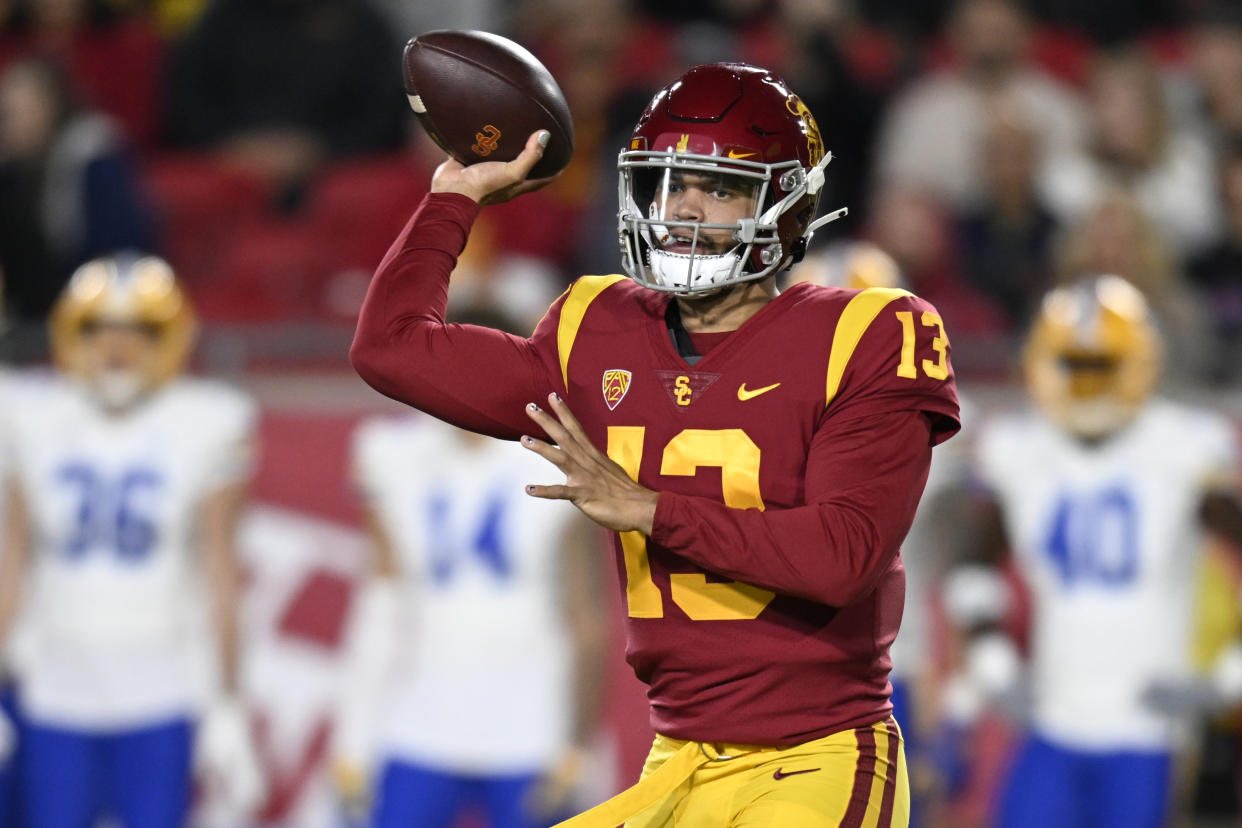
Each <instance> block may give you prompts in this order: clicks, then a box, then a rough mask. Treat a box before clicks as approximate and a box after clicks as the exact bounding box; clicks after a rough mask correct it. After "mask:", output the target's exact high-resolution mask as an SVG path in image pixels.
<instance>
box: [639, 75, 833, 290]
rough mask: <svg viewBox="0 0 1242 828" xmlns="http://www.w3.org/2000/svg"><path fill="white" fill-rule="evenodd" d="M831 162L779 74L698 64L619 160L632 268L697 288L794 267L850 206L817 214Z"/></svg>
mask: <svg viewBox="0 0 1242 828" xmlns="http://www.w3.org/2000/svg"><path fill="white" fill-rule="evenodd" d="M831 160H832V155H831V153H826V152H825V151H824V142H823V138H822V137H821V135H820V132H819V127H818V126H817V125H816V123H815V118H814V117H813V116H812V115H811V112H810V110H809V109H807V106H806V104H804V103H803V102H802V99H801V98H799V97H798V96H797V95H795V94H794V93H793V92H792V91H791V90H790V89H789V87H788V86H786V84H785V82H784V81H783V80H781V79H780V78H779V77H777V76H776V75H774V74H772V73H771V72H769V71H767V70H766V69H761V68H759V67H756V66H749V65H747V64H744V63H711V64H705V65H702V66H696V67H694V68H693V69H691V70H690V71H688V72H687V73H686V74H684V75H682V76H681V78H679V79H678V80H676V81H674V82H673V83H672V84H670V85H668V86H666V87H665V88H664V89H661V90H660V91H659V92H658V93H656V96H655V97H654V98H652V100H651V103H649V104H648V105H647V109H646V111H644V112H643V114H642V117H641V118H639V120H638V125H637V126H636V127H635V128H634V135H633V137H632V139H631V140H630V147H629V149H628V150H626V151H624V152H622V153H621V155H620V157H619V159H618V161H617V167H618V170H619V173H620V176H619V178H620V181H619V185H620V186H619V198H620V212H619V213H618V232H619V234H620V238H621V252H622V259H623V263H624V266H625V269H626V272H627V273H629V275H630V276H631V277H632V278H634V279H635V280H637V281H638V282H640V283H642V284H643V285H646V286H647V287H650V288H654V289H656V290H664V291H670V292H672V293H676V294H679V295H687V296H688V295H695V294H705V293H713V292H715V291H718V290H719V289H720V288H721V287H723V286H726V285H731V284H736V283H739V282H747V281H751V280H754V279H761V278H763V277H765V276H767V275H769V274H771V273H774V272H776V271H778V270H782V269H784V268H787V267H789V266H790V265H792V264H793V263H795V262H797V261H798V260H799V259H801V257H802V254H803V253H804V252H805V250H806V245H807V243H808V242H809V241H810V238H811V234H812V233H813V231H814V230H815V229H816V228H818V227H820V226H822V225H824V224H827V223H828V222H829V221H832V220H833V219H835V218H839V217H840V216H842V215H844V214H845V210H844V209H841V210H837V211H836V212H834V213H832V214H831V215H828V216H824V217H823V218H821V219H818V220H816V221H812V219H813V218H814V216H815V211H816V207H817V205H818V201H819V192H820V189H821V188H822V187H823V183H824V168H825V167H826V166H827V165H828V162H829V161H831ZM687 193H691V194H693V195H694V197H695V198H696V199H698V200H697V201H695V202H694V203H693V204H687V198H686V194H687Z"/></svg>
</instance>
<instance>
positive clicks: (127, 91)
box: [0, 0, 1242, 383]
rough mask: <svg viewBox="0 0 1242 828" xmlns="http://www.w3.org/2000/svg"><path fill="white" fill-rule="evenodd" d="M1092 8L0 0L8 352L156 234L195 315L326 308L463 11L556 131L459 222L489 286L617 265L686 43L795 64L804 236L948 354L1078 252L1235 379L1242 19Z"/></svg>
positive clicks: (521, 299)
mask: <svg viewBox="0 0 1242 828" xmlns="http://www.w3.org/2000/svg"><path fill="white" fill-rule="evenodd" d="M1090 5H1091V10H1089V11H1088V10H1081V9H1078V8H1077V6H1076V5H1075V4H1069V3H1056V2H1043V3H1032V4H1030V8H1029V9H1026V8H1024V7H1023V4H1021V3H1009V2H999V1H998V2H973V3H957V4H951V3H931V4H928V3H899V2H889V3H859V4H851V3H849V2H845V1H844V0H841V1H839V2H823V3H816V2H796V0H781V1H780V2H777V1H776V0H744V1H742V0H739V2H716V3H677V4H672V5H670V4H665V3H659V4H657V3H640V2H623V0H590V2H588V3H572V4H569V3H563V2H557V0H526V2H513V3H511V2H482V1H480V2H472V3H460V4H449V3H439V4H438V3H416V4H410V3H402V2H388V3H381V2H375V3H373V4H367V3H361V2H344V0H299V2H285V1H284V0H255V1H253V2H241V1H240V0H238V2H214V3H208V2H202V0H199V1H198V2H195V0H186V1H185V2H171V0H169V1H168V2H158V1H156V0H151V2H145V3H144V2H136V0H129V2H122V0H115V2H109V0H58V2H52V1H51V0H17V1H16V2H8V3H6V4H4V5H3V7H0V15H3V28H2V29H0V71H2V72H3V85H2V87H0V89H2V94H0V104H2V105H3V113H4V117H3V121H2V123H3V132H2V133H0V148H2V153H0V157H2V158H3V167H2V168H0V191H2V192H3V199H2V200H0V204H2V205H3V210H4V216H5V221H4V222H3V224H2V225H0V228H2V229H0V233H2V236H0V262H2V263H3V267H4V271H5V283H6V299H7V301H6V312H5V318H6V320H8V323H9V327H10V335H9V336H8V337H6V345H5V347H6V349H7V350H8V352H9V353H11V354H13V355H14V358H17V359H22V358H26V355H37V354H38V353H39V351H40V348H39V346H38V344H37V343H28V342H26V341H25V340H24V339H23V338H22V337H21V335H20V334H21V332H22V331H23V328H24V327H26V329H27V330H26V332H27V333H29V332H30V330H29V329H31V328H32V329H33V330H34V331H35V334H34V335H35V337H36V339H37V336H38V335H37V330H38V327H39V326H40V324H41V320H42V318H43V315H44V314H45V313H46V311H47V309H48V307H49V306H50V303H51V299H52V297H54V296H55V295H56V292H57V290H58V288H59V287H60V286H61V285H62V284H63V283H64V281H65V280H66V279H67V278H68V275H69V274H70V273H71V272H72V271H73V269H74V268H75V267H76V266H77V265H79V264H81V263H82V262H84V261H86V260H87V259H89V258H91V257H92V256H94V255H96V254H98V253H100V252H102V251H107V250H113V249H120V248H125V247H131V248H141V249H153V250H156V251H158V252H160V253H162V254H164V255H165V256H166V257H167V258H168V259H169V260H170V261H171V262H172V263H173V264H174V266H175V267H176V268H177V270H178V273H179V274H181V276H182V277H183V278H185V279H186V280H187V282H188V283H189V285H190V290H191V292H192V294H193V295H194V297H195V299H196V300H197V302H198V303H199V305H200V306H201V309H202V312H203V313H204V316H205V317H206V318H207V319H208V320H210V321H218V322H220V323H241V325H242V328H241V330H243V331H244V330H245V326H246V324H249V323H261V324H271V323H281V322H283V323H315V324H322V325H324V326H328V327H332V326H336V327H338V328H340V327H343V326H348V324H349V322H350V320H351V319H352V318H353V314H354V312H355V311H356V307H357V303H358V301H359V298H360V295H361V288H362V286H363V285H364V284H365V278H366V275H367V274H369V272H370V270H371V269H372V267H373V266H374V263H375V262H376V261H377V260H378V258H379V257H380V256H381V255H382V253H383V251H384V249H385V248H386V245H387V243H388V241H389V240H390V239H391V237H392V235H393V233H394V232H395V229H398V228H399V225H400V222H401V221H402V217H403V215H404V210H405V209H406V206H407V205H409V204H411V203H416V201H417V199H418V197H419V196H420V194H421V191H422V190H423V189H424V188H425V187H426V181H427V179H428V173H429V171H430V169H431V168H433V167H434V165H435V164H436V163H437V161H438V158H439V154H438V150H437V149H436V148H435V147H434V146H432V145H431V144H430V142H428V141H427V140H426V139H425V137H424V136H423V135H421V130H419V129H418V128H417V126H416V125H415V122H414V120H413V119H412V117H411V116H410V113H409V112H408V109H407V108H405V99H404V96H403V94H402V90H401V88H400V73H399V71H398V69H397V66H398V58H399V55H400V44H401V42H402V41H403V40H404V39H406V38H407V37H409V36H412V35H414V34H417V33H419V32H421V31H426V30H429V29H432V28H483V29H488V30H492V31H498V32H501V33H506V34H509V35H512V36H514V37H515V38H517V39H518V40H519V41H520V42H523V43H525V44H527V45H528V46H530V47H531V48H532V49H533V51H535V53H536V54H537V55H539V56H540V57H541V58H542V59H543V60H544V62H545V63H546V64H547V65H548V66H549V68H551V70H552V71H553V74H554V75H555V76H556V77H557V78H559V80H560V82H561V84H562V86H563V87H564V91H565V93H566V96H567V98H568V99H569V102H570V105H571V109H572V112H573V115H574V119H575V130H576V135H577V147H576V152H575V158H574V162H573V164H572V166H571V167H570V169H569V170H567V171H566V172H565V174H564V175H562V176H561V178H560V179H559V180H558V181H557V182H556V184H555V185H553V186H552V187H551V188H549V189H547V190H546V191H545V192H543V193H540V194H538V195H536V196H532V197H531V202H533V203H525V204H521V205H518V206H514V205H508V206H505V207H500V208H497V209H495V210H493V211H489V213H488V214H487V215H486V216H485V219H484V222H485V227H484V229H482V230H481V231H478V232H476V234H475V236H474V242H473V243H472V246H471V250H470V252H469V254H468V256H467V259H468V266H469V267H468V270H469V273H470V275H469V278H468V279H467V278H461V280H460V281H461V283H462V284H465V283H466V282H467V281H469V282H470V283H471V284H472V285H473V286H474V289H475V292H476V293H477V295H478V296H480V297H491V299H492V300H494V301H495V302H496V303H497V304H500V305H502V306H504V307H505V308H506V309H507V310H509V311H510V312H514V311H515V310H516V312H518V313H525V314H526V316H527V317H528V318H529V317H530V316H532V315H535V314H537V313H538V312H539V311H541V310H542V308H544V307H546V304H547V303H546V299H547V298H548V297H549V296H550V295H552V296H554V295H555V294H556V293H558V292H559V291H560V289H561V288H562V287H563V286H564V285H565V284H567V282H568V280H569V279H571V278H572V277H573V276H574V275H576V274H580V273H596V272H611V271H613V270H615V269H616V263H615V261H614V259H615V256H614V250H613V247H614V245H613V238H612V237H613V229H614V228H613V225H614V219H613V216H612V215H611V211H610V210H609V208H608V204H609V198H607V197H606V196H607V194H608V193H610V192H611V190H612V188H613V187H614V178H615V171H614V166H613V159H614V155H615V152H616V148H617V147H618V146H620V145H621V144H620V138H621V137H622V136H623V135H624V134H625V133H626V132H627V130H628V129H629V128H630V117H631V115H630V113H631V112H632V111H633V110H634V109H635V108H636V106H639V105H641V103H642V102H644V101H645V100H646V99H647V97H649V95H650V93H651V92H652V91H653V90H654V89H655V88H656V87H657V86H658V85H659V84H660V83H661V80H660V79H662V78H665V77H667V76H669V75H670V73H673V74H675V71H676V69H677V67H680V66H684V65H691V64H694V63H698V62H704V61H710V60H717V59H737V60H745V61H749V62H752V63H756V64H759V65H764V66H768V67H771V68H772V69H773V70H775V71H777V72H778V73H779V74H781V75H782V76H784V77H786V79H787V80H789V82H790V84H791V85H792V86H793V87H794V88H796V89H800V90H802V92H801V94H802V96H803V97H804V98H805V99H806V100H807V102H808V105H809V106H810V108H811V110H812V111H813V112H815V113H817V114H818V117H819V120H820V122H821V125H822V127H823V129H824V132H825V135H826V136H828V138H827V143H828V145H829V146H830V148H831V149H832V151H833V153H834V156H835V157H836V159H837V160H836V161H835V162H834V165H833V174H832V175H831V176H829V189H828V190H827V191H826V193H825V195H824V198H823V201H822V203H823V206H824V207H825V208H828V207H833V208H835V207H836V206H838V205H841V204H845V205H848V206H849V207H850V211H851V213H850V216H849V218H848V219H846V220H845V221H842V222H838V223H836V224H834V225H832V226H831V227H829V228H828V229H827V230H825V231H824V233H823V234H821V242H820V243H821V245H823V243H824V241H823V240H824V237H825V236H831V237H832V238H834V239H846V238H866V239H870V240H873V241H875V242H876V243H878V244H879V245H880V246H881V247H883V248H884V249H886V250H887V251H888V252H889V253H890V254H891V255H893V256H894V257H895V258H896V259H897V261H898V264H899V265H900V266H901V269H902V271H903V273H904V274H905V275H906V278H907V279H908V280H909V282H910V284H911V285H912V287H913V288H914V289H916V290H917V291H918V292H919V293H920V294H921V295H925V296H927V297H928V298H930V299H931V300H932V301H934V302H935V303H937V304H938V305H940V306H944V307H945V308H946V310H945V315H946V319H947V320H948V322H949V324H950V325H951V326H952V330H953V331H954V332H955V342H956V347H957V351H956V353H957V358H958V360H959V363H958V364H959V368H960V369H961V370H963V371H964V372H965V373H966V379H967V380H969V379H972V378H973V377H972V376H971V373H970V372H971V371H972V370H976V369H977V370H978V371H979V372H981V373H980V374H976V376H996V375H997V374H998V373H1000V372H1003V370H1004V366H1005V364H1006V362H1005V360H1004V359H1001V358H998V357H1007V356H1010V355H1012V352H1013V351H1012V347H1010V346H1011V345H1012V342H1013V341H1014V335H1015V334H1016V333H1017V332H1020V331H1021V330H1022V329H1023V327H1024V326H1025V324H1026V323H1027V322H1028V321H1029V318H1030V314H1031V311H1032V308H1033V305H1034V303H1035V301H1036V298H1037V297H1038V296H1040V295H1041V294H1042V293H1043V292H1044V291H1045V290H1047V289H1048V288H1049V287H1050V286H1052V285H1054V284H1057V283H1059V282H1063V281H1064V280H1066V279H1068V278H1071V277H1072V276H1073V275H1075V274H1078V273H1081V272H1083V271H1084V270H1098V271H1109V272H1116V273H1120V274H1122V275H1124V276H1126V277H1127V278H1129V279H1130V280H1132V281H1133V282H1134V283H1135V284H1136V285H1138V286H1139V287H1140V288H1141V289H1143V290H1144V291H1145V292H1147V293H1148V294H1149V296H1150V297H1151V298H1152V301H1153V302H1154V303H1155V304H1156V306H1157V307H1158V309H1159V310H1160V312H1161V315H1162V317H1163V319H1164V324H1165V325H1166V328H1167V332H1168V334H1169V335H1170V336H1171V337H1172V338H1173V341H1174V345H1175V347H1174V351H1175V354H1176V364H1177V365H1178V367H1179V369H1181V368H1185V369H1186V371H1187V373H1182V372H1181V371H1180V370H1179V375H1181V376H1193V377H1196V378H1202V379H1204V380H1206V381H1211V382H1219V383H1225V382H1229V381H1230V379H1231V378H1232V376H1233V373H1234V368H1233V366H1234V365H1235V363H1236V359H1233V358H1232V355H1233V354H1234V353H1235V350H1234V349H1235V347H1236V344H1237V341H1238V339H1239V336H1240V335H1242V334H1240V333H1239V331H1240V330H1242V310H1239V305H1240V303H1242V298H1239V297H1240V295H1239V288H1238V286H1237V283H1238V279H1237V278H1236V276H1234V273H1235V272H1236V267H1237V263H1238V262H1239V256H1240V255H1242V254H1239V249H1240V247H1242V183H1240V182H1242V149H1240V148H1239V140H1238V134H1239V132H1240V131H1242V84H1240V83H1239V81H1238V76H1239V74H1240V73H1242V68H1239V64H1240V63H1242V48H1239V47H1240V45H1242V19H1240V17H1239V13H1238V12H1237V10H1236V7H1234V5H1233V4H1228V3H1223V4H1213V3H1208V2H1206V0H1205V1H1204V2H1197V3H1196V2H1190V0H1184V2H1173V0H1166V1H1165V2H1155V0H1153V2H1150V3H1146V4H1139V5H1134V4H1124V5H1125V8H1124V10H1121V9H1118V13H1117V14H1115V15H1110V14H1108V13H1106V12H1105V11H1102V10H1100V8H1102V7H1101V6H1100V4H1095V3H1093V4H1090ZM1105 5H1107V4H1105ZM601 196H603V197H601ZM463 295H464V294H463ZM23 323H29V325H28V326H23ZM997 342H1002V343H1007V345H1006V346H1005V347H1001V348H996V347H994V345H995V344H996V343H997ZM252 350H253V348H252ZM257 350H258V354H257V355H258V356H259V357H260V358H263V357H265V356H266V357H269V358H270V357H271V356H273V354H265V353H263V351H264V349H263V348H262V347H257ZM268 350H271V348H270V347H269V348H268ZM274 356H277V357H281V358H284V359H288V358H290V357H291V356H292V357H293V358H295V359H296V357H297V353H296V349H295V350H294V352H292V353H283V354H281V353H277V354H275V355H274Z"/></svg>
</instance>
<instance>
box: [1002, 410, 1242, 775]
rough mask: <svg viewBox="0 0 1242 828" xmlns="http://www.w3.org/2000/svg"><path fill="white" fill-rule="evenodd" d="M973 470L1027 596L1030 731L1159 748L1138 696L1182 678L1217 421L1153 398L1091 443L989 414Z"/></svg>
mask: <svg viewBox="0 0 1242 828" xmlns="http://www.w3.org/2000/svg"><path fill="white" fill-rule="evenodd" d="M978 451H979V458H978V463H979V472H980V474H981V477H982V478H983V483H984V484H985V485H986V486H988V487H989V488H990V489H991V490H992V491H993V492H994V493H995V495H996V497H997V499H998V501H999V503H1000V505H1001V508H1002V511H1003V513H1004V520H1005V528H1006V534H1007V536H1008V538H1009V541H1010V544H1011V547H1012V550H1013V554H1014V555H1015V560H1016V563H1017V564H1018V566H1019V569H1020V571H1021V573H1022V576H1023V578H1024V580H1025V582H1026V585H1027V588H1028V589H1029V590H1030V592H1031V598H1032V605H1033V606H1032V609H1033V614H1032V629H1031V635H1032V637H1031V659H1032V670H1033V676H1032V679H1033V689H1034V694H1035V699H1034V702H1035V708H1034V711H1033V715H1034V725H1035V727H1036V729H1037V730H1038V731H1039V732H1040V733H1042V734H1043V735H1044V736H1046V737H1048V738H1053V739H1056V740H1057V741H1058V742H1060V743H1062V744H1067V745H1070V746H1075V747H1079V748H1084V749H1108V750H1116V749H1126V748H1130V749H1164V748H1167V747H1169V746H1170V740H1171V739H1172V738H1173V737H1174V735H1175V733H1174V731H1173V728H1172V726H1171V725H1172V723H1171V722H1170V721H1169V719H1168V718H1167V717H1163V716H1160V715H1158V714H1156V713H1155V712H1153V711H1150V710H1148V709H1146V708H1145V707H1144V706H1143V705H1142V703H1141V701H1140V696H1141V694H1142V691H1143V689H1144V687H1145V686H1146V685H1147V683H1148V682H1149V681H1151V680H1152V679H1154V678H1157V677H1159V678H1169V679H1178V678H1185V677H1188V675H1189V670H1190V651H1191V629H1192V621H1193V616H1194V613H1193V607H1192V603H1191V602H1192V600H1193V595H1194V582H1195V577H1196V570H1197V566H1198V561H1199V552H1200V545H1201V543H1202V537H1201V533H1200V523H1199V506H1200V503H1201V500H1202V497H1203V494H1204V492H1205V490H1206V487H1208V486H1210V485H1219V484H1220V483H1221V482H1222V481H1227V480H1232V479H1233V477H1234V471H1235V464H1236V462H1237V455H1236V451H1235V446H1234V440H1233V435H1232V429H1231V428H1230V426H1229V424H1228V423H1227V422H1226V421H1225V420H1224V419H1223V418H1221V417H1218V416H1216V415H1214V414H1210V413H1208V412H1204V411H1199V410H1195V409H1190V408H1186V407H1182V406H1180V405H1176V404H1174V403H1172V402H1169V401H1165V400H1160V399H1156V400H1153V401H1152V402H1150V403H1148V404H1147V405H1146V406H1145V407H1144V409H1143V410H1142V411H1141V412H1140V413H1139V415H1138V417H1137V418H1136V419H1135V421H1134V422H1133V423H1131V424H1130V425H1129V426H1128V427H1127V428H1125V429H1124V430H1123V431H1121V432H1120V433H1118V434H1116V435H1114V436H1112V437H1111V438H1109V439H1108V440H1106V441H1105V442H1103V443H1100V444H1098V445H1095V446H1090V445H1086V444H1084V443H1082V442H1079V441H1076V440H1075V439H1074V438H1072V437H1071V436H1069V435H1067V434H1065V433H1064V432H1062V431H1060V430H1059V429H1057V428H1055V427H1054V426H1053V425H1052V424H1051V423H1049V422H1047V421H1046V420H1044V419H1042V418H1040V417H1038V416H1036V415H1033V414H1032V415H1023V416H1013V417H1009V418H1003V419H999V420H997V421H995V422H993V423H991V424H990V425H989V426H987V427H986V428H985V430H984V431H983V433H982V435H981V436H980V439H979V449H978Z"/></svg>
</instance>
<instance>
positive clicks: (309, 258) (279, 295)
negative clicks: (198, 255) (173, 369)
mask: <svg viewBox="0 0 1242 828" xmlns="http://www.w3.org/2000/svg"><path fill="white" fill-rule="evenodd" d="M318 242H319V239H318V238H317V237H316V236H315V234H314V233H313V232H311V230H310V228H309V227H308V226H307V225H305V224H303V223H297V222H289V221H282V220H278V219H266V220H257V221H252V222H250V223H246V224H242V225H240V226H239V227H237V228H236V230H235V231H234V233H233V234H232V235H231V236H230V237H229V239H228V241H227V243H226V244H225V245H224V246H223V248H222V249H221V250H220V251H219V252H218V256H217V257H216V258H215V260H214V272H213V273H211V274H210V275H209V276H208V278H206V279H202V280H199V281H197V282H192V283H191V284H190V291H191V293H192V294H193V295H194V299H195V303H196V304H197V306H198V308H199V311H200V313H201V314H202V315H203V317H204V319H206V320H208V321H220V322H270V321H298V320H303V319H306V318H308V317H313V316H316V315H317V314H318V312H319V300H320V294H321V292H322V286H323V281H324V272H325V269H324V263H323V260H322V255H321V251H322V245H320V244H319V243H318Z"/></svg>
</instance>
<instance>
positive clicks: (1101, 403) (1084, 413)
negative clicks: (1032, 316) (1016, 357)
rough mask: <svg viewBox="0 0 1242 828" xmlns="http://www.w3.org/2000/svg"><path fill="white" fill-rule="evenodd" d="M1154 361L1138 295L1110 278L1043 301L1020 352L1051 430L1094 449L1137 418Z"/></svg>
mask: <svg viewBox="0 0 1242 828" xmlns="http://www.w3.org/2000/svg"><path fill="white" fill-rule="evenodd" d="M1160 357H1161V344H1160V338H1159V334H1158V332H1157V329H1156V327H1155V324H1154V322H1153V321H1152V319H1151V318H1150V315H1149V313H1148V310H1147V305H1146V302H1145V300H1144V299H1143V296H1142V294H1141V293H1139V292H1138V291H1137V290H1136V289H1135V288H1134V287H1133V286H1131V285H1130V284H1129V283H1128V282H1125V281H1124V280H1122V279H1120V278H1119V277H1116V276H1102V277H1093V278H1087V279H1084V280H1081V281H1080V282H1079V283H1078V284H1077V285H1073V286H1067V287H1063V288H1059V289H1057V290H1054V291H1053V292H1052V293H1050V294H1049V295H1048V296H1047V297H1046V298H1045V300H1044V303H1043V306H1042V308H1041V311H1040V314H1039V317H1038V318H1037V320H1036V323H1035V327H1034V330H1033V331H1032V334H1031V337H1030V339H1029V341H1028V343H1027V347H1026V355H1025V361H1026V374H1027V384H1028V386H1029V388H1030V391H1031V394H1032V396H1033V397H1034V399H1035V402H1036V403H1037V404H1038V405H1039V407H1040V408H1041V409H1042V410H1043V412H1044V413H1045V415H1046V416H1048V417H1049V418H1050V419H1051V420H1052V421H1053V422H1054V423H1056V424H1057V425H1058V426H1059V427H1061V428H1062V429H1064V430H1065V431H1066V432H1068V433H1070V434H1072V435H1074V436H1075V437H1078V438H1080V439H1083V440H1087V441H1098V440H1102V439H1104V438H1107V437H1109V436H1110V435H1113V434H1115V433H1118V432H1120V431H1121V430H1122V429H1124V428H1125V427H1126V426H1127V425H1129V424H1130V422H1131V421H1133V420H1134V418H1135V417H1136V416H1137V414H1138V412H1139V410H1140V409H1141V408H1142V406H1143V404H1144V403H1145V402H1146V400H1147V399H1148V397H1149V396H1150V395H1151V393H1152V391H1153V390H1154V388H1155V384H1156V380H1157V377H1158V374H1159V369H1160Z"/></svg>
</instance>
